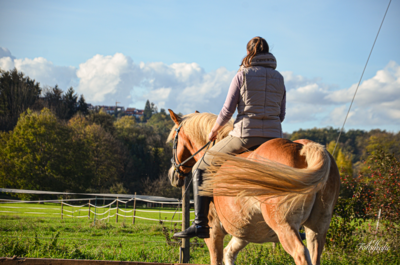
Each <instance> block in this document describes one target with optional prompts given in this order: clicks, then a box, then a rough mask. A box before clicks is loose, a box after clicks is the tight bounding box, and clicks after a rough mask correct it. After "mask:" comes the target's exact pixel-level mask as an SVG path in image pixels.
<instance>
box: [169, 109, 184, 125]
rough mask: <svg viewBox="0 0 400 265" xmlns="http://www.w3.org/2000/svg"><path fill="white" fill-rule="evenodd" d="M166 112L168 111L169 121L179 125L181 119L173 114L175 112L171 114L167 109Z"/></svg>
mask: <svg viewBox="0 0 400 265" xmlns="http://www.w3.org/2000/svg"><path fill="white" fill-rule="evenodd" d="M168 111H169V114H170V116H171V119H172V120H173V121H174V122H175V124H176V125H178V126H179V124H180V123H181V121H182V118H181V117H179V116H178V115H177V114H175V112H173V111H172V110H170V109H168Z"/></svg>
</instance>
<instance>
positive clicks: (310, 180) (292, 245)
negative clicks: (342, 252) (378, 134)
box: [167, 110, 340, 265]
mask: <svg viewBox="0 0 400 265" xmlns="http://www.w3.org/2000/svg"><path fill="white" fill-rule="evenodd" d="M169 112H170V117H171V119H172V120H173V122H174V123H175V125H174V127H173V128H172V130H171V132H170V134H169V137H168V140H167V142H169V141H172V140H174V139H175V140H176V141H177V143H176V149H175V151H174V152H175V153H174V157H173V160H176V161H174V162H175V163H174V164H175V165H181V164H180V163H181V162H182V161H185V160H186V159H189V158H190V157H191V156H192V155H193V154H195V156H193V158H192V159H189V160H188V163H187V165H186V166H179V168H178V170H176V168H175V167H174V166H172V167H171V169H170V170H169V172H168V177H169V179H170V181H171V184H173V185H175V186H182V185H183V181H182V179H183V178H184V177H185V176H186V175H188V174H189V173H190V171H191V170H192V166H193V165H194V164H195V162H196V161H198V160H199V159H201V157H202V156H203V155H204V152H205V151H206V149H205V150H202V152H199V153H198V154H196V152H197V151H198V150H199V149H200V148H201V147H202V146H204V145H205V144H206V143H207V142H208V139H207V137H208V134H209V132H210V130H211V128H212V126H213V125H214V123H215V120H216V118H217V116H216V115H214V114H211V113H199V112H197V111H196V113H191V114H188V115H185V116H182V117H181V116H179V115H177V114H175V113H174V112H173V111H172V110H169ZM177 128H179V129H177ZM232 128H233V122H232V121H230V122H229V123H228V124H227V125H225V126H224V127H223V128H222V130H221V131H220V133H219V134H218V137H217V140H216V141H219V140H221V139H223V138H224V137H225V136H227V135H228V133H229V131H231V130H232ZM176 133H178V136H179V137H178V136H177V135H176ZM175 140H174V141H175ZM212 155H213V163H212V165H211V166H210V169H209V170H208V174H206V180H205V181H204V183H203V185H202V187H201V188H202V191H201V192H202V194H203V195H208V196H212V197H213V201H212V202H211V204H210V211H209V214H208V219H209V226H210V227H211V230H210V238H207V239H205V243H206V245H207V247H208V249H209V253H210V261H211V264H212V265H220V264H222V262H224V264H226V265H233V264H235V260H236V257H237V255H238V253H239V251H240V250H242V249H243V248H244V247H246V245H247V244H248V243H250V242H252V243H266V242H280V243H281V245H282V247H283V248H284V250H285V251H286V252H287V253H288V254H289V255H291V256H292V257H293V259H294V262H295V264H298V265H299V264H320V263H321V254H322V251H323V248H324V244H325V240H326V234H327V231H328V228H329V224H330V221H331V218H332V214H333V209H334V206H335V204H336V202H337V199H338V196H339V189H340V175H339V171H338V167H337V165H336V163H335V160H334V159H333V157H332V156H331V155H330V154H329V153H328V152H327V151H326V149H325V147H324V146H322V145H320V144H317V143H315V142H313V141H310V140H305V139H303V140H296V141H294V142H292V141H289V140H287V139H281V138H276V139H272V140H269V141H267V142H265V143H264V144H262V145H261V146H259V147H258V148H257V149H256V150H254V151H248V152H245V153H242V154H239V155H236V156H233V155H229V154H220V153H215V152H214V153H212ZM301 226H304V229H305V233H306V240H307V247H306V246H305V245H304V244H303V242H302V240H301V237H300V234H299V229H300V227H301ZM227 234H230V235H231V236H232V239H231V240H230V242H229V244H228V245H227V246H226V247H225V249H224V248H223V240H224V237H225V236H226V235H227Z"/></svg>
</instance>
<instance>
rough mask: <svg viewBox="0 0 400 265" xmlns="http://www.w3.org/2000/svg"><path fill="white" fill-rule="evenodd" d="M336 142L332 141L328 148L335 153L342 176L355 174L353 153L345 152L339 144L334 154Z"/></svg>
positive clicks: (334, 156)
mask: <svg viewBox="0 0 400 265" xmlns="http://www.w3.org/2000/svg"><path fill="white" fill-rule="evenodd" d="M335 145H336V142H335V141H331V142H330V143H329V144H328V146H327V147H326V150H327V151H328V152H329V153H331V154H332V155H333V158H334V159H335V161H336V164H337V166H338V168H339V172H340V175H342V176H353V164H352V163H351V154H345V153H344V152H343V151H342V148H341V147H339V146H337V147H336V150H335V153H334V154H333V151H334V148H335Z"/></svg>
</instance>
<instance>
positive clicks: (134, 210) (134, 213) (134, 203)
mask: <svg viewBox="0 0 400 265" xmlns="http://www.w3.org/2000/svg"><path fill="white" fill-rule="evenodd" d="M135 215H136V192H135V199H134V200H133V218H132V224H133V225H134V224H135Z"/></svg>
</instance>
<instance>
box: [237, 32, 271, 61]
mask: <svg viewBox="0 0 400 265" xmlns="http://www.w3.org/2000/svg"><path fill="white" fill-rule="evenodd" d="M247 51H248V52H249V54H247V56H246V57H244V58H243V60H242V64H241V65H240V66H244V67H249V66H250V65H251V60H253V58H254V56H256V55H257V54H260V53H269V46H268V43H267V41H266V40H265V39H264V38H261V37H254V38H252V39H251V40H250V41H249V42H248V43H247Z"/></svg>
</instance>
